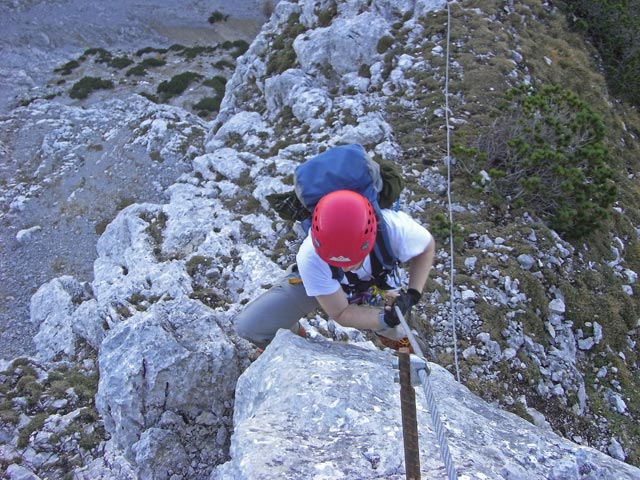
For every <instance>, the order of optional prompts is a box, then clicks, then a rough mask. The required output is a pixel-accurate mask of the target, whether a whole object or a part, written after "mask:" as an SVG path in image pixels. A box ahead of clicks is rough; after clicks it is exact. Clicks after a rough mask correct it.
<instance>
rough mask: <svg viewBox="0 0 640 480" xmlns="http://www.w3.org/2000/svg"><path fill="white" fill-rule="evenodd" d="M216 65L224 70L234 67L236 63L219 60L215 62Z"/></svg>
mask: <svg viewBox="0 0 640 480" xmlns="http://www.w3.org/2000/svg"><path fill="white" fill-rule="evenodd" d="M213 66H214V67H216V68H219V69H220V70H224V69H225V68H234V67H235V65H234V64H233V63H231V62H229V61H227V60H218V61H217V62H216V63H214V64H213Z"/></svg>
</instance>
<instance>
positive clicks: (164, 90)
mask: <svg viewBox="0 0 640 480" xmlns="http://www.w3.org/2000/svg"><path fill="white" fill-rule="evenodd" d="M201 78H202V75H200V74H199V73H195V72H184V73H180V74H178V75H175V76H174V77H173V78H172V79H171V80H168V81H167V80H165V81H164V82H162V83H160V85H158V89H157V91H158V93H159V94H162V95H164V97H165V98H169V97H173V96H176V95H180V94H181V93H182V92H184V91H185V90H186V89H187V87H188V86H189V85H190V84H191V83H192V82H195V81H197V80H200V79H201Z"/></svg>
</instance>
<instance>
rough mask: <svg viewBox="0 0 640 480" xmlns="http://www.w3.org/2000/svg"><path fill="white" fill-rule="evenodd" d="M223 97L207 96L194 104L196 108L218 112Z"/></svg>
mask: <svg viewBox="0 0 640 480" xmlns="http://www.w3.org/2000/svg"><path fill="white" fill-rule="evenodd" d="M220 102H222V97H219V96H218V97H205V98H203V99H202V100H200V101H199V102H198V103H196V104H195V105H194V106H193V109H194V110H198V111H205V112H217V111H218V110H219V109H220Z"/></svg>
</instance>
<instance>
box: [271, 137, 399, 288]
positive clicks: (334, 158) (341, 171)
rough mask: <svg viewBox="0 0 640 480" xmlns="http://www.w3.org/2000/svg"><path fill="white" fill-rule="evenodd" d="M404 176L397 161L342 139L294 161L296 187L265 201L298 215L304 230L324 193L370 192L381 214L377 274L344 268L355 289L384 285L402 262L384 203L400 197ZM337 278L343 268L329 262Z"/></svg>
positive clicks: (285, 215)
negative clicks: (365, 277) (367, 277)
mask: <svg viewBox="0 0 640 480" xmlns="http://www.w3.org/2000/svg"><path fill="white" fill-rule="evenodd" d="M403 187H404V180H403V178H402V175H401V173H400V170H399V168H398V167H397V165H395V164H394V163H391V162H381V161H374V160H373V159H371V158H370V157H369V156H368V155H367V153H366V152H365V150H364V148H362V146H361V145H358V144H351V145H342V146H338V147H334V148H331V149H329V150H326V151H324V152H323V153H321V154H319V155H316V156H314V157H312V158H310V159H308V160H306V161H305V162H303V163H301V164H300V165H298V166H297V167H296V170H295V173H294V190H293V191H291V192H286V193H276V194H271V195H267V197H266V198H267V201H268V202H269V204H270V205H271V206H272V208H274V210H276V211H277V212H278V214H279V215H280V216H281V217H282V218H283V219H285V220H294V221H296V220H297V221H300V222H301V223H302V226H303V228H304V229H305V231H308V229H309V228H310V226H311V213H312V212H313V209H314V208H315V206H316V204H317V203H318V201H320V199H321V198H322V197H323V196H325V195H326V194H328V193H330V192H333V191H335V190H353V191H355V192H358V193H359V194H361V195H362V196H364V197H365V198H367V199H368V200H369V201H370V202H371V205H372V206H373V208H374V210H375V212H376V216H377V219H378V232H377V235H376V244H375V246H374V248H373V253H374V255H371V257H370V258H371V266H372V269H373V277H374V278H373V280H371V281H369V282H362V281H360V280H359V279H358V278H357V277H356V276H355V274H352V273H351V272H346V276H347V280H348V282H349V285H350V286H351V287H352V289H353V290H358V291H364V290H366V289H367V288H369V287H370V286H371V285H377V286H380V287H382V288H384V287H385V286H386V283H385V282H384V279H385V278H386V276H387V274H389V273H390V272H393V271H394V270H395V268H396V266H397V265H398V259H397V258H396V257H395V254H394V253H393V250H392V249H391V248H390V246H389V238H388V235H387V230H386V225H385V223H384V219H383V218H382V215H381V214H380V210H381V209H382V208H390V207H392V206H393V205H394V203H397V201H398V199H399V197H400V192H401V191H402V188H403ZM331 271H332V275H333V278H335V279H336V280H338V281H340V280H342V278H343V277H344V276H345V272H344V271H343V270H342V269H340V268H338V267H331ZM365 284H368V285H365Z"/></svg>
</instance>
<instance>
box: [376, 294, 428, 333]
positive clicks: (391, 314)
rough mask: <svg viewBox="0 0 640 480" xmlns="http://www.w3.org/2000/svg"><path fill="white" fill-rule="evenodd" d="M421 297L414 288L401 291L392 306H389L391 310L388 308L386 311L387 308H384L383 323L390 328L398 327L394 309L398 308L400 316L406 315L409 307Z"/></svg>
mask: <svg viewBox="0 0 640 480" xmlns="http://www.w3.org/2000/svg"><path fill="white" fill-rule="evenodd" d="M421 297H422V294H421V293H420V292H419V291H417V290H416V289H414V288H410V289H409V290H407V291H406V292H404V291H403V292H402V293H401V294H400V295H398V296H397V297H396V299H395V300H394V302H393V305H391V308H389V309H388V310H387V308H385V309H384V310H383V312H384V317H383V320H384V323H385V324H386V325H387V326H388V327H390V328H393V327H397V326H398V325H400V319H399V318H398V315H397V314H396V309H395V307H398V308H400V311H401V312H402V315H406V314H407V312H408V311H409V310H411V307H413V306H414V305H415V304H416V303H418V302H419V301H420V298H421Z"/></svg>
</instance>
